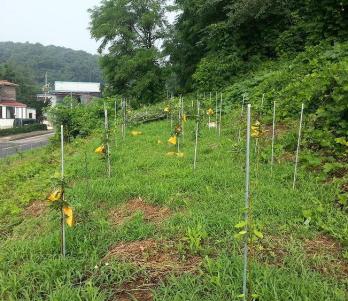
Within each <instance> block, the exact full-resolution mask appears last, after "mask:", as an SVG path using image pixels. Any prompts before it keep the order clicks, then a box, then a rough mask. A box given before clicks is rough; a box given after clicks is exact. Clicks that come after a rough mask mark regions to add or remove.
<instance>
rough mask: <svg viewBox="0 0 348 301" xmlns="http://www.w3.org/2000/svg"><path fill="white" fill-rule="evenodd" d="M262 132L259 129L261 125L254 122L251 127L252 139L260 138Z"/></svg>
mask: <svg viewBox="0 0 348 301" xmlns="http://www.w3.org/2000/svg"><path fill="white" fill-rule="evenodd" d="M262 134H263V132H262V129H261V123H260V122H259V121H256V122H255V123H254V124H253V125H252V126H251V137H253V138H260V137H261V136H262Z"/></svg>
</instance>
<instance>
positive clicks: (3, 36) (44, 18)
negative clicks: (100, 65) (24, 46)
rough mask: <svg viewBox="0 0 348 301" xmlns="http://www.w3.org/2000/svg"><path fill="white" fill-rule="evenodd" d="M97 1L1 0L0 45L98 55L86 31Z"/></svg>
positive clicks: (95, 45)
mask: <svg viewBox="0 0 348 301" xmlns="http://www.w3.org/2000/svg"><path fill="white" fill-rule="evenodd" d="M100 1H101V0H0V11H1V15H0V41H13V42H30V43H41V44H43V45H56V46H63V47H67V48H72V49H75V50H85V51H87V52H90V53H97V48H98V44H97V42H96V41H94V40H93V39H91V37H90V33H89V30H88V27H89V14H88V12H87V10H88V9H89V8H92V7H94V6H96V5H98V4H99V3H100ZM173 18H174V16H171V17H170V19H173Z"/></svg>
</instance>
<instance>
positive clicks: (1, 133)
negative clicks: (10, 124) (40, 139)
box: [0, 124, 47, 137]
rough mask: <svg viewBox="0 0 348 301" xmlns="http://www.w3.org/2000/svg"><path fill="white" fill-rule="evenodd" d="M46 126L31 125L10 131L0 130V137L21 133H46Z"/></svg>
mask: <svg viewBox="0 0 348 301" xmlns="http://www.w3.org/2000/svg"><path fill="white" fill-rule="evenodd" d="M46 130H47V125H46V124H31V125H26V126H23V127H16V128H11V129H4V130H0V137H5V136H9V135H15V134H22V133H30V132H34V131H46Z"/></svg>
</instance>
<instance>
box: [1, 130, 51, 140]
mask: <svg viewBox="0 0 348 301" xmlns="http://www.w3.org/2000/svg"><path fill="white" fill-rule="evenodd" d="M52 133H54V131H53V130H50V131H47V130H46V131H35V132H29V133H22V134H16V135H10V136H6V137H0V143H3V142H8V141H14V140H20V139H25V138H30V137H36V136H41V135H48V134H52Z"/></svg>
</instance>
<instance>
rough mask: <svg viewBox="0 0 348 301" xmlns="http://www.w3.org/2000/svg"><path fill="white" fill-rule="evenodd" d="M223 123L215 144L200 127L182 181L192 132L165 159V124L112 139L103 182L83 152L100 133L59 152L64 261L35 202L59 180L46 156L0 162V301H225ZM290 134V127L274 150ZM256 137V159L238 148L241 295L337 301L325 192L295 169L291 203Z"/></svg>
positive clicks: (234, 271) (227, 154)
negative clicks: (245, 258)
mask: <svg viewBox="0 0 348 301" xmlns="http://www.w3.org/2000/svg"><path fill="white" fill-rule="evenodd" d="M236 120H238V118H237V117H236V116H235V115H233V116H232V115H228V116H224V117H223V127H222V135H221V137H219V136H218V135H217V132H216V130H215V129H210V130H209V129H208V128H207V127H206V126H205V125H204V123H205V122H204V123H202V130H201V132H200V140H199V147H198V162H197V169H196V170H195V171H193V168H192V166H193V151H194V147H193V146H194V122H193V121H192V120H191V121H189V122H188V123H186V124H185V134H184V141H183V139H182V138H181V141H180V142H181V151H183V152H184V154H185V155H184V157H183V158H179V157H169V156H166V153H168V152H172V151H175V147H174V146H169V145H168V144H167V140H168V138H169V136H170V133H171V129H170V121H168V120H164V121H160V122H154V123H150V124H147V125H142V126H138V127H135V128H134V129H136V130H140V131H142V132H143V135H141V136H137V137H132V136H131V135H129V134H127V136H126V139H125V141H122V139H121V135H120V133H119V129H118V130H117V135H116V141H114V140H113V141H112V142H111V164H112V176H111V178H108V177H107V176H106V169H105V162H104V161H103V160H102V159H100V157H99V156H98V155H97V154H95V153H94V150H95V148H96V147H97V146H99V145H100V142H101V136H102V134H101V133H99V134H98V133H96V134H95V135H93V136H91V137H90V138H88V139H83V140H76V141H74V142H73V143H71V144H70V145H68V146H66V172H67V175H66V180H67V183H68V188H67V190H66V198H67V199H68V200H69V202H70V204H71V205H72V206H73V208H74V211H75V215H76V225H75V227H74V228H71V229H70V228H69V229H67V256H66V258H62V257H61V256H60V254H59V250H60V246H59V214H58V213H57V212H56V211H54V210H51V209H49V208H48V207H47V206H46V202H45V201H44V199H45V196H46V195H47V194H48V193H49V191H50V190H51V189H52V183H54V181H55V180H54V179H55V178H58V177H59V170H60V166H59V149H58V147H54V146H51V147H49V148H46V149H42V150H35V152H29V153H25V154H21V155H18V156H16V157H13V158H8V159H5V160H3V161H2V162H1V163H0V167H1V170H2V173H1V176H0V183H1V188H0V193H1V194H0V199H1V202H0V218H1V222H0V225H1V228H0V229H1V238H2V239H1V242H0V299H1V300H11V301H12V300H21V301H22V300H23V301H24V300H28V301H29V300H30V301H35V300H52V301H53V300H54V301H58V300H61V301H63V300H64V301H66V300H70V301H75V300H76V301H77V300H91V301H92V300H94V301H96V300H98V301H99V300H168V301H169V300H196V301H202V300H216V301H218V300H221V301H222V300H238V295H240V294H241V285H242V267H243V262H242V256H241V252H242V244H241V242H240V241H238V240H236V239H235V238H234V234H236V233H237V232H238V230H237V229H235V228H234V225H235V224H237V223H238V222H240V221H241V220H242V219H243V212H244V186H245V184H244V181H245V173H244V160H245V154H244V143H243V142H242V143H240V144H238V143H237V136H238V122H236ZM292 129H293V130H292ZM129 130H130V129H128V133H129ZM242 132H243V133H244V129H243V131H242ZM295 133H296V127H293V128H291V127H290V129H289V134H288V136H287V137H285V136H284V137H282V136H281V135H280V136H279V137H277V146H280V145H282V143H286V141H285V140H286V139H296V134H295ZM268 136H269V135H266V137H265V138H262V139H261V140H260V141H259V145H260V149H261V150H260V153H259V155H257V152H255V141H253V144H252V157H251V168H252V174H251V201H252V206H253V220H254V221H255V223H256V224H257V227H258V229H260V230H261V231H262V233H263V235H264V238H263V239H261V240H259V241H258V242H256V243H254V245H253V250H252V252H251V254H252V258H251V263H250V269H251V271H250V287H251V290H252V292H253V293H256V294H258V295H259V299H260V300H265V301H270V300H284V301H285V300H286V301H288V300H298V301H303V300H337V301H339V300H342V301H343V300H347V298H348V295H347V288H348V281H347V279H348V277H347V276H348V269H347V246H346V243H347V225H348V217H347V214H346V213H345V212H344V211H342V210H341V209H340V208H337V207H335V198H336V195H337V193H338V190H339V185H338V184H337V183H336V182H335V181H329V182H328V181H323V179H322V178H321V177H319V176H317V175H316V174H315V173H311V172H309V171H306V170H305V169H303V168H301V169H300V171H299V178H298V185H297V188H296V189H295V190H292V187H291V186H292V176H293V162H292V160H290V159H291V158H292V155H291V154H292V153H293V150H287V152H284V150H283V149H282V148H281V147H277V148H276V150H277V151H276V158H277V160H276V164H275V166H274V169H273V174H271V171H270V163H269V159H270V148H269V146H270V137H268ZM242 138H243V140H244V137H243V136H242ZM257 162H258V163H257ZM304 212H305V214H304ZM308 212H310V213H308Z"/></svg>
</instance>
